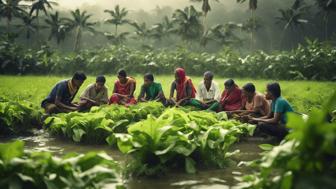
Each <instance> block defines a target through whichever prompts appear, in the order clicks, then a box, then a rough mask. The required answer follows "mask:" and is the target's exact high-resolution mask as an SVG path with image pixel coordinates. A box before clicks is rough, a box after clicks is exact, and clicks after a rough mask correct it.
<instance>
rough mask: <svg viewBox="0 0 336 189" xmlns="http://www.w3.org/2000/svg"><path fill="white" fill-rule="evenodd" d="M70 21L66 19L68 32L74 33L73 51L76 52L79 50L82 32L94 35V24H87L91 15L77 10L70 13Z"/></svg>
mask: <svg viewBox="0 0 336 189" xmlns="http://www.w3.org/2000/svg"><path fill="white" fill-rule="evenodd" d="M71 16H72V19H66V20H67V21H68V26H69V30H74V31H75V44H74V50H75V51H78V50H79V48H80V43H81V38H82V32H83V31H89V32H91V33H95V32H96V31H95V29H94V28H93V26H94V25H95V24H96V23H95V22H89V19H90V17H91V16H92V15H91V14H87V12H86V11H83V12H81V11H80V10H79V9H76V10H75V11H71Z"/></svg>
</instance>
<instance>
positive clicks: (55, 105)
mask: <svg viewBox="0 0 336 189" xmlns="http://www.w3.org/2000/svg"><path fill="white" fill-rule="evenodd" d="M85 80H86V75H85V74H84V73H81V72H76V73H75V74H74V75H73V77H72V79H69V80H62V81H60V82H58V83H57V84H56V85H55V86H54V87H53V89H52V90H51V92H50V93H49V95H48V96H47V97H46V98H45V99H44V100H43V101H42V103H41V107H42V108H44V109H45V112H46V113H47V114H53V113H62V112H72V111H76V110H79V106H78V105H77V104H73V103H72V100H73V99H74V97H75V96H76V94H77V92H78V90H79V88H80V87H81V86H82V84H83V82H84V81H85Z"/></svg>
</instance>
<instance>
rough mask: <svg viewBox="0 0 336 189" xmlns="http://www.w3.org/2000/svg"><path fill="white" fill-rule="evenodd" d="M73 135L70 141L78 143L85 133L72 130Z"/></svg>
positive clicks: (81, 130)
mask: <svg viewBox="0 0 336 189" xmlns="http://www.w3.org/2000/svg"><path fill="white" fill-rule="evenodd" d="M73 133H74V135H73V136H72V139H73V140H74V141H75V142H80V141H81V139H82V136H83V135H84V134H86V132H85V131H84V130H83V129H74V130H73Z"/></svg>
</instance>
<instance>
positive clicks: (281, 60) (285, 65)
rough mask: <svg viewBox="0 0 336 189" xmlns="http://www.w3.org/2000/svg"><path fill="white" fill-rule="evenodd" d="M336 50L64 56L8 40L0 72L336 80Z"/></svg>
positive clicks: (310, 44) (109, 51)
mask: <svg viewBox="0 0 336 189" xmlns="http://www.w3.org/2000/svg"><path fill="white" fill-rule="evenodd" d="M335 57H336V49H335V48H334V47H332V46H329V45H327V44H324V43H320V42H317V41H307V45H306V46H303V45H300V46H298V47H297V48H296V49H293V50H292V51H283V52H274V53H271V54H268V53H266V52H263V51H258V52H255V53H253V54H251V55H248V56H246V57H243V58H241V55H240V54H239V53H236V52H234V51H232V50H229V49H226V50H223V51H222V52H219V53H216V54H210V53H197V52H192V51H189V50H186V49H183V48H180V49H177V50H176V51H166V50H143V51H139V50H132V49H129V48H126V47H124V46H119V47H117V46H111V47H110V48H102V49H96V50H84V51H81V52H80V53H76V54H74V53H70V54H65V55H64V54H62V53H59V52H53V51H52V50H51V49H50V48H48V47H47V46H42V47H41V49H40V50H36V51H35V50H31V49H29V50H24V49H23V48H22V47H20V46H18V45H15V44H12V43H9V42H4V41H3V42H1V44H0V62H1V69H0V73H1V74H32V73H33V74H42V73H43V74H45V73H49V74H72V73H73V72H75V71H77V70H82V71H85V72H86V73H90V74H112V73H115V72H116V71H117V70H118V69H120V68H125V69H126V70H128V71H129V72H133V73H138V74H139V73H145V72H153V73H157V74H171V73H172V72H173V70H174V69H175V68H176V67H180V66H181V67H184V68H185V69H186V70H187V72H188V73H189V74H194V75H201V74H203V72H204V71H205V70H212V71H214V72H216V74H217V75H218V76H224V77H250V78H267V79H285V80H294V79H310V80H335V79H336V78H335V74H334V70H336V59H335Z"/></svg>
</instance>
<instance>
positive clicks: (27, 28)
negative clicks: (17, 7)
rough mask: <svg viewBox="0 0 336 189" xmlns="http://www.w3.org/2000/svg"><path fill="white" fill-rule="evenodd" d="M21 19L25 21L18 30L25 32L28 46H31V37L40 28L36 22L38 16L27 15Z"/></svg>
mask: <svg viewBox="0 0 336 189" xmlns="http://www.w3.org/2000/svg"><path fill="white" fill-rule="evenodd" d="M21 19H22V21H23V25H18V28H21V30H22V31H23V32H25V38H26V40H27V44H29V40H30V39H31V35H32V34H33V33H35V32H36V30H37V28H38V26H37V24H36V23H35V22H34V21H35V20H36V16H31V15H29V14H26V15H24V16H23V17H22V18H21Z"/></svg>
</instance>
